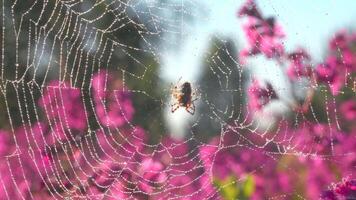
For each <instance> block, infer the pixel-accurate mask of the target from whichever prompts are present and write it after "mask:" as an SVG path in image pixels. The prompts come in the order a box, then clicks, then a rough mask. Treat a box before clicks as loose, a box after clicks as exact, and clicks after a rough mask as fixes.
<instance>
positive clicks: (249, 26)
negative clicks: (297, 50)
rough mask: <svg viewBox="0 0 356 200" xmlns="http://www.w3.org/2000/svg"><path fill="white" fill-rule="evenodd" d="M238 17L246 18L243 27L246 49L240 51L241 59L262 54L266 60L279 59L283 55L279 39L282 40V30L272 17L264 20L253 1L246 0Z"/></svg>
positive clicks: (282, 47)
mask: <svg viewBox="0 0 356 200" xmlns="http://www.w3.org/2000/svg"><path fill="white" fill-rule="evenodd" d="M238 16H239V17H247V22H246V24H245V25H244V26H243V31H244V32H245V35H246V38H247V41H248V47H247V48H246V49H243V50H242V51H241V54H240V56H241V58H242V59H244V58H245V57H246V56H251V55H256V54H260V53H261V54H263V55H265V56H266V57H268V58H272V57H279V56H281V55H282V54H283V53H284V46H283V43H282V41H281V39H283V38H284V33H283V31H282V28H281V27H280V26H279V25H278V24H277V23H276V22H275V19H274V18H273V17H269V18H265V17H263V16H262V14H261V12H260V11H259V10H258V8H257V6H256V4H255V2H254V1H253V0H248V1H247V2H246V3H245V5H244V6H243V7H242V8H241V9H240V11H239V13H238Z"/></svg>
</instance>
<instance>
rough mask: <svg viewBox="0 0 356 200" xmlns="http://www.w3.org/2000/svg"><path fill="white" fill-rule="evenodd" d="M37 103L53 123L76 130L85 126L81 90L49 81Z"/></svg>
mask: <svg viewBox="0 0 356 200" xmlns="http://www.w3.org/2000/svg"><path fill="white" fill-rule="evenodd" d="M38 104H39V106H40V107H42V108H43V109H44V111H45V114H46V116H47V118H48V119H49V120H50V121H53V123H59V124H61V125H62V126H63V127H66V128H73V129H77V130H84V129H85V128H86V126H87V120H86V116H85V112H84V105H83V101H82V99H81V92H80V90H79V89H77V88H71V87H69V86H68V84H67V83H61V82H59V81H51V82H50V83H49V84H48V86H47V87H46V89H45V91H44V93H43V96H42V97H41V98H40V99H39V101H38Z"/></svg>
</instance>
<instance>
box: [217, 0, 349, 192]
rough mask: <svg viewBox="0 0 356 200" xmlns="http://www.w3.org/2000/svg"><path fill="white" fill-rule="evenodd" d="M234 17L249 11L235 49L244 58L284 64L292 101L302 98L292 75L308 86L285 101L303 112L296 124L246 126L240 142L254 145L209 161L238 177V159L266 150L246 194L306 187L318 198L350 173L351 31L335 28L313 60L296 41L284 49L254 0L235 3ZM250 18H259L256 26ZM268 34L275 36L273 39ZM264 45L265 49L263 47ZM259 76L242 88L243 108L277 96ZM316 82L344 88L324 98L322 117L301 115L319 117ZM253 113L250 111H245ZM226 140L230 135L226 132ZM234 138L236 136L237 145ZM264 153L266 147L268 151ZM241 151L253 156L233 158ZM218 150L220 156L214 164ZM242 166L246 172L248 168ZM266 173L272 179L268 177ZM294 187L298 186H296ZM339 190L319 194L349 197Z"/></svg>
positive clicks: (255, 107) (257, 108) (254, 107)
mask: <svg viewBox="0 0 356 200" xmlns="http://www.w3.org/2000/svg"><path fill="white" fill-rule="evenodd" d="M239 17H245V18H247V21H246V23H245V24H244V25H243V29H244V31H245V33H246V37H247V42H248V48H247V50H246V49H243V50H242V51H241V54H242V55H243V56H244V57H243V58H244V59H246V58H247V57H249V56H254V55H257V54H263V55H265V56H266V57H267V58H269V59H274V60H275V61H277V63H279V64H281V66H287V68H286V69H282V70H283V71H285V77H286V78H287V80H289V83H290V85H291V86H292V87H291V93H292V98H294V99H296V101H295V102H299V101H300V100H297V95H295V93H294V89H295V88H296V87H297V84H296V83H297V82H298V81H300V80H301V79H305V80H307V81H308V84H309V85H308V86H307V87H309V91H308V92H307V93H306V96H305V99H304V101H303V102H301V103H297V104H288V105H290V106H291V108H292V110H293V111H294V112H296V113H301V114H302V116H304V117H302V118H301V119H296V120H298V123H297V125H296V124H294V123H295V122H294V121H288V119H283V120H282V119H280V120H279V121H278V123H277V125H278V128H276V130H273V131H268V132H263V133H258V131H257V132H256V133H253V132H252V136H251V133H250V135H249V136H243V137H242V136H239V137H240V139H242V140H243V141H244V142H247V143H248V144H254V145H253V146H255V147H252V148H251V149H246V148H245V149H242V150H240V151H239V152H234V151H232V150H230V151H228V153H227V155H223V154H222V153H221V152H219V153H218V156H216V158H215V162H214V168H215V169H219V168H220V167H221V168H223V169H219V170H216V173H218V172H219V173H220V174H221V172H228V174H235V176H239V177H240V176H241V171H239V172H236V171H237V169H239V168H241V166H243V167H247V166H248V164H253V163H254V162H258V160H259V157H258V155H255V154H256V153H261V151H265V152H266V153H265V155H268V156H269V158H270V159H268V156H267V158H263V159H262V158H261V160H272V162H268V161H267V163H265V162H262V163H260V166H262V165H263V169H262V170H260V171H259V170H256V169H257V168H258V166H259V165H256V166H255V167H254V168H253V169H255V171H253V170H251V171H253V177H254V178H255V180H256V191H255V193H254V194H253V195H252V196H251V198H255V199H263V198H265V197H266V196H269V197H270V196H274V197H283V198H286V199H291V198H293V197H297V195H298V194H304V195H305V196H306V197H307V199H319V198H320V197H321V196H320V194H321V193H322V192H323V191H325V190H326V189H327V188H326V187H327V185H329V184H330V183H331V182H335V181H339V180H340V177H350V178H351V179H352V178H355V170H354V169H355V166H356V165H355V163H356V156H355V154H354V152H355V150H356V149H355V146H356V140H355V136H356V126H355V125H353V121H355V119H356V100H355V99H356V98H355V92H356V90H355V83H356V82H355V81H356V80H355V71H356V69H355V68H356V62H355V61H356V49H355V45H356V42H355V41H356V33H354V32H351V33H350V32H347V31H341V32H338V33H336V35H335V36H334V37H333V38H332V39H331V41H330V43H329V53H328V55H327V58H326V59H325V62H323V63H321V64H318V65H315V64H313V63H312V58H311V56H310V55H309V53H308V52H307V51H306V50H305V49H303V48H298V49H296V50H295V51H293V52H291V53H288V52H286V51H285V50H284V49H285V48H284V46H283V42H282V41H281V39H283V36H284V34H280V33H281V31H280V30H281V28H280V27H279V28H276V29H275V28H274V26H272V25H271V23H270V26H267V25H266V24H268V20H269V18H264V17H263V16H262V14H261V12H260V11H259V9H258V8H257V5H256V3H255V1H253V0H247V1H246V3H245V4H244V5H243V7H242V8H241V9H240V10H239ZM256 23H257V24H259V25H258V26H256ZM260 24H265V25H260ZM273 24H276V22H275V21H273ZM265 26H266V27H269V29H268V28H262V27H265ZM261 29H262V30H269V31H270V34H266V33H265V31H261ZM271 37H273V40H272V39H271ZM256 38H258V39H256ZM264 38H265V39H264ZM271 40H272V41H273V42H270V43H269V44H270V45H269V46H268V45H264V42H261V41H271ZM263 47H268V48H267V50H266V48H263ZM276 47H278V48H276ZM261 82H262V81H260V80H257V79H256V78H254V79H253V80H252V83H251V85H250V86H249V88H248V91H247V96H248V104H249V108H250V109H251V110H254V111H261V110H263V108H264V107H265V106H266V105H268V104H269V103H270V102H271V101H273V100H276V101H278V100H281V99H280V98H278V97H279V94H278V92H276V91H275V90H274V88H273V86H272V85H271V84H270V83H268V82H267V83H266V84H261ZM321 85H326V86H327V88H330V94H331V95H333V96H337V95H340V96H341V95H345V93H347V94H348V95H345V96H343V97H338V98H337V100H335V101H334V102H325V104H324V107H325V108H324V109H326V112H328V113H327V117H328V123H327V122H325V121H324V122H318V120H310V118H308V117H305V116H306V115H309V116H310V115H314V119H317V118H318V116H315V111H314V110H311V109H310V108H311V107H312V105H311V103H312V100H313V98H314V97H315V96H320V95H323V94H322V91H323V90H322V89H321V88H322V87H318V86H321ZM324 95H325V94H324ZM313 106H314V105H313ZM317 106H322V105H317ZM253 114H254V113H250V115H253ZM297 115H298V114H297ZM252 117H253V116H252ZM236 133H238V132H236ZM241 134H242V133H241ZM237 135H240V134H237ZM241 137H242V138H241ZM250 137H252V139H250ZM225 141H232V139H227V140H225ZM238 143H239V142H236V144H238ZM248 144H246V145H248ZM257 144H260V145H257ZM256 146H257V147H261V148H262V149H263V150H259V151H257V150H256V151H254V149H255V148H256ZM237 147H239V145H237ZM244 147H245V146H244ZM246 152H247V153H246ZM267 152H269V153H271V152H272V154H269V153H267ZM273 152H274V153H273ZM276 152H283V153H285V155H283V153H280V154H278V153H277V154H276ZM242 153H245V154H249V156H252V157H253V158H254V159H252V160H250V161H248V162H244V163H242V162H240V161H238V160H236V159H235V160H234V159H232V158H236V157H238V158H242V157H243V156H242V155H240V154H242ZM219 156H220V157H221V159H222V160H224V162H222V164H220V165H219V160H220V159H219ZM223 157H226V158H228V159H224V158H223ZM225 160H229V162H231V161H233V162H235V163H234V164H230V165H229V166H234V167H233V169H232V168H231V167H227V165H224V164H225V163H226V161H225ZM247 163H248V164H247ZM283 165H285V166H286V171H287V173H284V172H285V170H281V169H282V168H283V167H281V166H283ZM288 168H290V169H288ZM268 169H271V171H268ZM316 169H317V170H316ZM213 171H214V170H213ZM264 172H268V174H264ZM288 172H289V173H288ZM291 172H292V173H291ZM247 173H251V172H249V171H248V170H247ZM238 174H240V175H238ZM242 174H246V172H242ZM269 175H271V176H272V177H274V178H271V177H269ZM280 176H282V177H284V178H282V179H283V180H285V182H284V184H281V185H279V181H280V179H279V177H280ZM223 177H224V176H222V178H223ZM257 180H259V181H261V183H263V184H262V185H263V186H265V187H264V188H263V190H260V191H259V189H258V188H259V187H258V184H257V183H258V181H257ZM351 182H352V181H351ZM351 182H348V183H351ZM352 183H353V182H352ZM269 185H273V186H274V187H273V189H274V190H267V188H266V187H267V186H269ZM345 185H347V186H345V187H342V188H348V187H349V186H350V184H345ZM340 187H341V186H340ZM350 187H351V186H350ZM352 187H353V186H352ZM352 187H351V188H352ZM298 188H303V189H300V191H299V189H298ZM349 189H350V188H349ZM338 191H341V190H329V191H327V192H326V193H325V194H327V195H323V196H322V198H325V199H352V198H350V196H347V195H344V194H345V193H342V194H341V193H338ZM345 191H352V189H350V190H346V189H345Z"/></svg>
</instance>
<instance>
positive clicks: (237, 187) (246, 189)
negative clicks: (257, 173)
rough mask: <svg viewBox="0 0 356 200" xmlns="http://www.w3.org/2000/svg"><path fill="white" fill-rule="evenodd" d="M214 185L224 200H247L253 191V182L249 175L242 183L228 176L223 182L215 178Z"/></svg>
mask: <svg viewBox="0 0 356 200" xmlns="http://www.w3.org/2000/svg"><path fill="white" fill-rule="evenodd" d="M214 185H215V186H216V187H217V188H218V189H219V190H220V194H221V196H222V197H223V198H224V199H225V200H237V199H239V200H247V199H249V198H250V197H251V195H252V194H253V192H254V191H255V181H254V179H253V177H252V176H251V175H248V176H247V177H246V179H244V180H242V181H238V180H237V179H236V177H234V176H228V177H227V178H225V179H224V180H219V179H218V178H215V179H214Z"/></svg>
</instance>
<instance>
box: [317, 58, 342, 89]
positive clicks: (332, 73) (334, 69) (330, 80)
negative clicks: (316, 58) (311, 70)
mask: <svg viewBox="0 0 356 200" xmlns="http://www.w3.org/2000/svg"><path fill="white" fill-rule="evenodd" d="M335 62H336V61H335V60H334V59H330V60H329V62H328V63H326V64H321V65H318V66H317V68H316V75H317V79H318V81H319V82H321V83H325V84H327V85H329V87H330V89H331V93H332V94H333V95H338V94H339V92H340V90H341V88H342V87H343V85H344V83H345V74H344V73H345V72H344V70H343V69H342V68H339V67H338V65H337V64H336V63H335Z"/></svg>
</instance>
